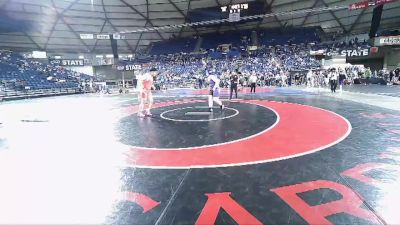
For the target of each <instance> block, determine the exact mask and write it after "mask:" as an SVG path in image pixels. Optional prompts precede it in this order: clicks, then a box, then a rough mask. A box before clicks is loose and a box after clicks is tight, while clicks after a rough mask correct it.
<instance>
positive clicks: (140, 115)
mask: <svg viewBox="0 0 400 225" xmlns="http://www.w3.org/2000/svg"><path fill="white" fill-rule="evenodd" d="M137 116H138V117H139V118H144V117H145V115H144V114H143V113H142V112H138V114H137Z"/></svg>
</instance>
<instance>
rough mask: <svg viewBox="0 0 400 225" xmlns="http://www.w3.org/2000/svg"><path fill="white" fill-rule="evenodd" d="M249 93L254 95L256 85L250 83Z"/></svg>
mask: <svg viewBox="0 0 400 225" xmlns="http://www.w3.org/2000/svg"><path fill="white" fill-rule="evenodd" d="M253 90H254V91H253ZM250 93H256V83H251V85H250Z"/></svg>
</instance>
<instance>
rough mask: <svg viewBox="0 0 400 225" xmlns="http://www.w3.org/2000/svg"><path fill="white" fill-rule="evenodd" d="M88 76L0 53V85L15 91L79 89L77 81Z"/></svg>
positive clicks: (5, 52)
mask: <svg viewBox="0 0 400 225" xmlns="http://www.w3.org/2000/svg"><path fill="white" fill-rule="evenodd" d="M82 79H83V80H86V79H90V76H89V75H85V74H77V73H75V72H73V71H70V70H67V69H64V68H61V67H55V66H52V65H47V64H43V63H40V62H37V61H34V60H30V59H25V58H24V57H23V56H22V55H20V54H17V53H14V52H9V51H0V83H3V84H4V85H5V86H7V87H8V88H13V89H14V90H17V91H22V90H39V89H64V88H79V87H80V82H79V80H82Z"/></svg>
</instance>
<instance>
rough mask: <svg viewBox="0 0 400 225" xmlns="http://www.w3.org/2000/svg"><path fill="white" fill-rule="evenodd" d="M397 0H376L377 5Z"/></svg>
mask: <svg viewBox="0 0 400 225" xmlns="http://www.w3.org/2000/svg"><path fill="white" fill-rule="evenodd" d="M395 1H397V0H375V5H382V4H386V3H391V2H395Z"/></svg>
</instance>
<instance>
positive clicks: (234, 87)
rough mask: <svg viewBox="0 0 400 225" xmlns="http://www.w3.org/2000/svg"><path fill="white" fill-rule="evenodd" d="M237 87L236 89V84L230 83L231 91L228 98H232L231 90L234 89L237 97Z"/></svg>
mask: <svg viewBox="0 0 400 225" xmlns="http://www.w3.org/2000/svg"><path fill="white" fill-rule="evenodd" d="M237 89H238V87H237V84H231V92H230V97H229V99H232V94H233V91H235V96H236V98H237Z"/></svg>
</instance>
